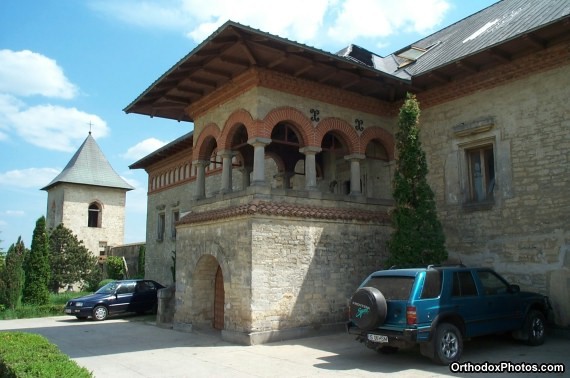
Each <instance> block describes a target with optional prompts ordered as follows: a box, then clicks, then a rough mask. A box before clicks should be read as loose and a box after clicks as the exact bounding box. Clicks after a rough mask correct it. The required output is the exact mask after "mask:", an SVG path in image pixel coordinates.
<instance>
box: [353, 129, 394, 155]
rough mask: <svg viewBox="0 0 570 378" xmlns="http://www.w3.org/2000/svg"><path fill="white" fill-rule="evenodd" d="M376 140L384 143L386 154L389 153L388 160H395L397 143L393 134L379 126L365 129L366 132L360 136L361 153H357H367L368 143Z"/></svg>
mask: <svg viewBox="0 0 570 378" xmlns="http://www.w3.org/2000/svg"><path fill="white" fill-rule="evenodd" d="M375 139H376V140H378V141H379V142H380V143H382V145H383V146H384V148H385V149H386V152H387V153H388V159H389V160H394V158H395V155H394V151H395V148H396V141H395V140H394V137H393V136H392V134H390V133H389V132H387V131H386V130H384V129H383V128H381V127H378V126H372V127H367V128H366V129H364V132H363V133H362V135H360V151H357V152H358V153H361V154H364V153H366V146H368V143H370V142H371V141H372V140H375Z"/></svg>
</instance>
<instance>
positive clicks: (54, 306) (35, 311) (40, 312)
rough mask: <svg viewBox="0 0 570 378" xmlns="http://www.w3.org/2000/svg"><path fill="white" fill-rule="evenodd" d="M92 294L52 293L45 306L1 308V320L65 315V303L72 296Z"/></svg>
mask: <svg viewBox="0 0 570 378" xmlns="http://www.w3.org/2000/svg"><path fill="white" fill-rule="evenodd" d="M87 294H90V293H88V292H79V293H74V292H65V293H60V294H50V300H49V304H47V305H43V306H33V305H21V306H20V307H17V308H16V309H14V310H12V309H3V310H2V309H0V320H7V319H24V318H42V317H46V316H59V315H64V313H63V308H64V307H65V303H67V301H68V300H70V299H72V298H77V297H81V296H83V295H87Z"/></svg>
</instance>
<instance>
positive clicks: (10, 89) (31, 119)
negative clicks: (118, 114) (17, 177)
mask: <svg viewBox="0 0 570 378" xmlns="http://www.w3.org/2000/svg"><path fill="white" fill-rule="evenodd" d="M77 91H78V89H77V87H76V86H75V85H74V84H72V83H71V82H70V81H69V80H68V79H67V78H66V77H65V75H64V73H63V69H62V68H61V67H59V66H58V65H57V63H56V61H55V60H53V59H50V58H48V57H46V56H43V55H41V54H38V53H35V52H32V51H28V50H23V51H12V50H0V141H2V140H8V139H10V137H11V134H13V133H14V132H15V133H16V134H18V135H19V136H20V137H22V138H23V139H24V140H25V141H26V142H28V143H31V144H33V145H35V146H38V147H42V148H46V149H49V150H56V151H65V152H72V151H74V150H75V149H76V148H77V147H78V145H79V143H81V142H82V141H83V140H84V139H85V138H86V137H87V131H88V127H89V126H88V124H91V125H92V127H91V129H92V131H93V132H94V133H95V135H97V137H99V138H101V137H105V136H106V135H107V134H108V132H109V129H108V127H107V124H106V122H105V121H103V120H102V119H101V118H99V117H98V116H96V115H93V114H89V113H86V112H83V111H80V110H78V109H76V108H70V107H63V106H55V105H51V104H41V105H36V106H29V105H28V104H27V103H26V102H24V101H22V100H21V99H20V97H26V96H33V95H41V96H44V97H50V98H62V99H72V98H74V97H75V95H76V94H77Z"/></svg>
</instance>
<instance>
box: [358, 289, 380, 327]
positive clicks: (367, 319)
mask: <svg viewBox="0 0 570 378" xmlns="http://www.w3.org/2000/svg"><path fill="white" fill-rule="evenodd" d="M349 307H350V320H352V321H353V322H354V324H356V325H357V326H358V328H360V329H363V330H366V331H368V330H371V329H374V328H376V327H378V326H379V325H381V324H382V323H384V321H385V320H386V299H385V298H384V295H382V292H380V290H378V289H376V288H375V287H361V288H360V289H358V290H357V291H356V293H354V295H353V296H352V298H350V306H349Z"/></svg>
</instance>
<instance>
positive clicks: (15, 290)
mask: <svg viewBox="0 0 570 378" xmlns="http://www.w3.org/2000/svg"><path fill="white" fill-rule="evenodd" d="M26 254H27V250H26V247H25V246H24V242H23V241H22V238H21V237H19V238H18V241H17V242H16V244H12V245H11V246H10V248H8V252H7V253H6V257H5V266H4V269H3V270H2V272H1V273H0V287H1V295H0V303H2V304H3V305H5V306H6V307H7V308H10V309H15V308H16V307H18V306H19V305H20V302H21V299H22V290H23V288H24V268H23V264H24V259H25V257H26Z"/></svg>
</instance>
